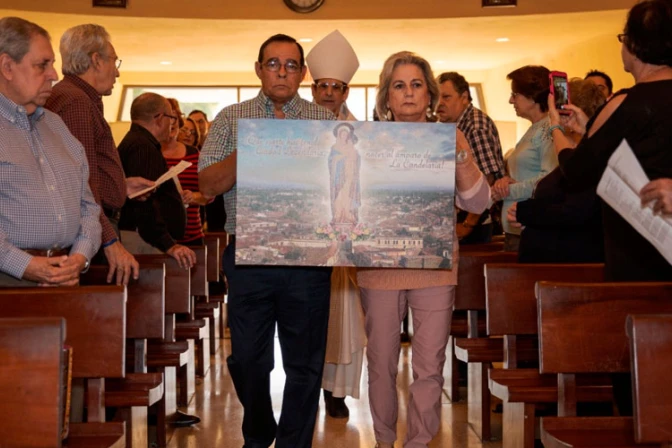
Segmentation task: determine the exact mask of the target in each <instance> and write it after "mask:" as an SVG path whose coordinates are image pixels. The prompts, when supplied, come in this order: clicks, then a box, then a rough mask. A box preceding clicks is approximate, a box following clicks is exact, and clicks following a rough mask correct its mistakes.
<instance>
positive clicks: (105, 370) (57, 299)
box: [0, 286, 126, 448]
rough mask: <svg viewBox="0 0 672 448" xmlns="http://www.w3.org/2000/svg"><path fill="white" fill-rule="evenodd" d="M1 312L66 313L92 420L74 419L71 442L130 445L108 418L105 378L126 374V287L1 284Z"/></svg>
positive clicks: (118, 425)
mask: <svg viewBox="0 0 672 448" xmlns="http://www.w3.org/2000/svg"><path fill="white" fill-rule="evenodd" d="M0 303H2V314H3V317H63V318H65V320H66V322H67V328H68V330H67V335H66V340H65V343H66V344H68V345H70V346H72V348H73V363H72V378H82V379H84V380H85V388H86V406H87V421H88V423H73V424H70V433H69V436H68V439H67V440H66V442H65V443H64V444H63V446H67V447H77V448H78V447H99V446H104V447H113V448H121V447H124V446H125V445H126V441H125V424H124V423H123V422H109V423H105V387H104V378H123V377H124V374H125V372H124V367H125V341H126V339H125V337H126V328H125V319H126V290H125V288H124V287H120V286H87V287H61V288H16V289H11V288H6V289H0Z"/></svg>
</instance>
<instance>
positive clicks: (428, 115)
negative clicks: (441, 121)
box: [426, 106, 434, 119]
mask: <svg viewBox="0 0 672 448" xmlns="http://www.w3.org/2000/svg"><path fill="white" fill-rule="evenodd" d="M426 114H427V118H428V119H431V118H432V117H434V114H433V113H432V107H431V106H427V112H426Z"/></svg>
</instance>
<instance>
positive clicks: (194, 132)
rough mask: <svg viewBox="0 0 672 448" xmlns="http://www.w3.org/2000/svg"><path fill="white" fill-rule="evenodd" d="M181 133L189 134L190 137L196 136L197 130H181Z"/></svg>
mask: <svg viewBox="0 0 672 448" xmlns="http://www.w3.org/2000/svg"><path fill="white" fill-rule="evenodd" d="M180 133H181V134H187V135H190V136H192V137H193V136H194V135H196V130H195V129H189V128H180Z"/></svg>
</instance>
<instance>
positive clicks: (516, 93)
mask: <svg viewBox="0 0 672 448" xmlns="http://www.w3.org/2000/svg"><path fill="white" fill-rule="evenodd" d="M518 95H520V93H518V92H511V96H510V97H509V98H514V99H515V98H516V97H517V96H518Z"/></svg>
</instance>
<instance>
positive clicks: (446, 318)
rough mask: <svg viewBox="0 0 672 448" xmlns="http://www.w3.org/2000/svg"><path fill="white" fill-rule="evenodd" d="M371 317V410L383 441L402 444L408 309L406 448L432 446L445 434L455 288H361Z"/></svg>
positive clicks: (378, 437)
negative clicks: (401, 380) (400, 378)
mask: <svg viewBox="0 0 672 448" xmlns="http://www.w3.org/2000/svg"><path fill="white" fill-rule="evenodd" d="M361 293H362V294H361V296H362V306H363V308H364V313H365V316H366V336H367V338H368V346H367V349H366V353H367V360H368V371H369V405H370V406H371V415H372V417H373V428H374V432H375V434H376V440H377V441H378V442H385V443H394V442H395V441H396V440H397V415H398V405H397V402H398V397H397V372H398V371H399V350H400V342H399V335H400V332H401V330H400V329H401V322H402V321H403V319H404V317H405V316H406V313H407V311H408V308H409V307H410V309H411V316H412V318H413V336H412V338H411V348H412V361H411V364H412V368H413V384H411V386H410V387H409V389H408V392H409V397H408V409H407V416H408V417H407V419H408V432H407V435H406V440H405V441H404V447H407V448H420V447H426V446H427V444H428V443H429V442H430V441H431V440H432V438H434V436H435V435H436V434H437V432H438V431H439V425H440V423H441V393H442V388H443V365H444V363H445V361H446V344H447V342H448V336H449V334H450V323H451V318H452V315H453V304H454V302H455V287H454V286H437V287H432V288H421V289H411V290H402V291H398V290H392V291H388V290H378V289H366V288H361Z"/></svg>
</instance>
